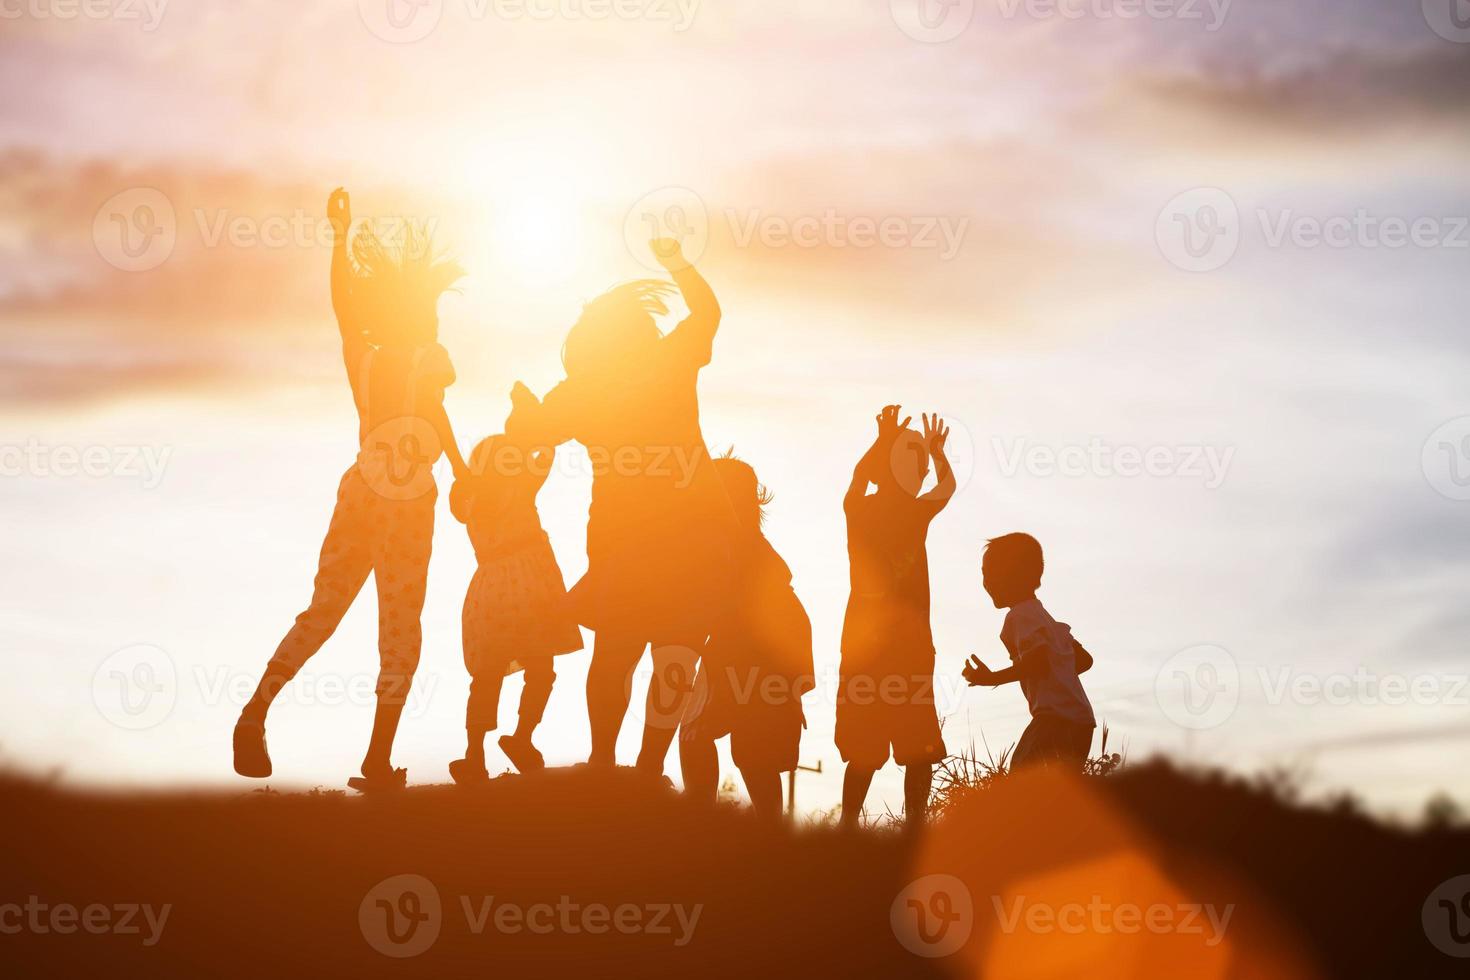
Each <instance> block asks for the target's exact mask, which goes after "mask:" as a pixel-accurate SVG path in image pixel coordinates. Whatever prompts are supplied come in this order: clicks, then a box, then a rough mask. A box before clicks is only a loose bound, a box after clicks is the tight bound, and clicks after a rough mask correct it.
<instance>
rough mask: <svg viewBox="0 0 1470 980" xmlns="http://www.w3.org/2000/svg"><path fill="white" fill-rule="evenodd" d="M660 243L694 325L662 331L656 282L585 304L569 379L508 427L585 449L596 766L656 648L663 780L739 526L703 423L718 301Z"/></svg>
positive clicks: (526, 404) (585, 584) (520, 408)
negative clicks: (646, 656)
mask: <svg viewBox="0 0 1470 980" xmlns="http://www.w3.org/2000/svg"><path fill="white" fill-rule="evenodd" d="M652 245H653V250H654V254H655V255H656V256H658V259H659V261H660V262H661V263H662V264H663V266H664V268H666V269H668V270H669V272H670V274H671V275H672V276H673V279H674V284H675V285H677V288H678V291H679V292H681V293H682V294H683V297H684V301H685V303H686V304H687V305H688V307H689V316H688V317H687V318H685V319H684V320H683V321H682V322H680V323H679V325H678V326H676V327H675V328H674V329H673V330H671V331H670V332H669V333H668V334H667V335H665V334H662V333H660V332H659V328H658V325H657V323H656V321H655V320H654V317H655V316H660V315H664V314H667V313H668V306H667V304H666V302H665V300H666V299H667V298H668V297H669V296H670V295H671V294H672V293H674V292H675V285H671V284H669V283H667V282H663V281H659V280H640V281H637V282H630V283H625V284H624V285H622V286H619V287H617V288H615V289H613V290H611V291H610V292H608V293H605V294H604V295H602V296H600V297H598V298H597V299H595V300H593V301H592V302H591V303H588V304H587V306H586V307H585V308H584V309H583V311H582V315H581V317H580V318H579V319H578V320H577V322H576V324H575V325H573V327H572V329H571V331H570V332H569V333H568V334H567V338H566V343H565V344H564V346H563V347H562V364H563V366H564V367H565V368H566V373H567V376H566V380H564V381H562V382H561V383H560V384H558V385H557V386H556V387H555V388H553V389H552V390H551V391H550V392H548V393H547V395H546V397H545V399H544V400H543V401H540V402H538V401H537V400H536V399H535V397H534V396H533V395H531V393H530V392H529V391H527V390H525V389H524V387H523V386H520V387H518V392H519V397H518V399H517V401H516V405H515V410H514V411H513V412H512V413H511V417H510V418H509V419H508V420H507V421H506V432H507V433H508V434H509V435H511V436H512V437H513V438H516V439H518V440H521V441H523V442H524V443H526V444H528V445H538V446H539V445H559V444H560V443H562V442H565V441H567V440H568V439H576V440H577V441H579V442H581V443H582V444H583V445H584V446H585V447H586V448H587V454H588V458H589V460H590V462H591V465H592V506H591V509H590V510H589V512H588V516H587V572H586V574H585V575H584V576H583V577H582V579H581V581H579V582H578V583H577V584H576V585H575V586H574V587H573V588H572V590H571V596H572V601H573V605H574V608H575V609H576V615H577V619H578V622H580V623H581V624H582V625H583V626H586V627H588V628H590V629H592V630H594V631H596V634H597V637H596V641H595V643H594V646H593V651H592V663H591V665H590V667H589V669H588V672H587V714H588V717H589V721H590V722H591V728H592V754H591V758H590V759H589V762H590V763H591V764H592V765H596V766H612V765H613V764H614V762H615V750H616V747H617V739H618V730H619V729H620V728H621V727H622V723H623V715H624V714H625V713H626V712H627V709H628V692H629V678H630V676H631V675H632V673H633V670H634V668H636V667H637V665H638V661H639V660H640V659H641V658H642V656H643V651H644V650H645V649H647V648H648V646H649V645H650V643H651V644H652V646H653V666H654V674H653V679H652V682H651V683H650V684H649V689H648V710H647V714H646V716H645V719H644V726H643V746H642V750H641V751H640V752H639V755H638V768H639V770H640V771H641V772H642V773H644V774H647V775H649V776H660V777H661V776H662V774H663V768H664V758H665V756H666V755H667V754H668V750H669V746H670V744H671V743H672V742H673V738H674V732H675V729H676V727H677V725H678V721H679V719H680V717H681V716H682V715H683V712H684V706H685V704H686V703H687V699H688V695H689V693H690V691H691V690H692V689H693V680H694V668H695V664H696V662H697V660H698V657H699V651H700V650H701V649H703V647H704V643H705V639H706V637H708V636H709V632H710V625H711V617H712V616H713V614H714V611H715V610H716V609H717V608H718V605H719V602H720V600H721V596H722V595H723V591H724V584H725V579H726V568H727V565H728V563H729V542H730V539H731V537H732V534H733V530H734V525H735V517H734V513H733V512H732V511H731V509H730V502H729V500H728V499H727V498H726V496H725V490H724V488H723V487H722V486H721V485H720V478H719V476H718V475H717V474H716V473H715V469H714V465H713V461H712V460H711V458H710V455H709V450H708V449H707V448H706V447H705V443H704V435H703V433H702V432H701V431H700V427H699V397H698V379H699V372H700V370H701V369H702V368H703V367H704V366H705V365H707V364H708V363H709V362H710V359H711V357H712V355H713V345H714V338H715V331H716V329H717V328H718V327H719V324H720V305H719V303H718V302H717V301H716V300H715V295H714V292H713V291H712V290H711V289H710V287H709V284H708V283H706V282H705V280H704V277H703V276H701V275H700V274H699V273H698V272H697V271H695V269H694V267H693V266H692V265H690V264H689V263H688V262H687V261H686V260H685V259H684V257H683V255H682V253H681V251H680V249H679V246H678V243H676V242H672V241H664V240H660V241H655V242H653V243H652Z"/></svg>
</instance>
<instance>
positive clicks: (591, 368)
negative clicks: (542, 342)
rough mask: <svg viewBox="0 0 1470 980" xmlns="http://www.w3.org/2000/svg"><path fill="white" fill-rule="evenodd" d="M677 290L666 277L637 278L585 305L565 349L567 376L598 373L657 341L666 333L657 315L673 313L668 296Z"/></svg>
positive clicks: (564, 358)
mask: <svg viewBox="0 0 1470 980" xmlns="http://www.w3.org/2000/svg"><path fill="white" fill-rule="evenodd" d="M675 292H676V290H675V288H674V284H673V283H670V282H664V281H663V280H662V279H635V280H633V281H632V282H625V283H623V284H622V285H620V286H614V287H613V288H612V289H609V290H608V291H607V292H605V293H603V294H602V295H601V296H599V297H597V298H596V299H594V300H593V301H592V302H590V303H588V304H587V305H586V306H584V307H582V315H581V316H580V317H578V318H577V322H576V323H574V324H572V329H571V330H569V331H567V339H566V342H565V343H563V344H562V348H561V363H562V367H563V368H565V369H566V372H567V377H574V376H576V375H583V374H593V373H597V372H598V371H601V370H602V369H604V368H606V367H607V366H608V364H609V362H613V363H615V362H616V361H617V359H618V358H619V357H622V356H624V355H626V354H627V352H628V350H629V348H632V347H637V346H639V345H641V344H643V343H645V342H648V341H653V340H657V339H658V338H659V337H660V336H662V334H661V333H660V332H659V329H658V323H657V322H655V320H654V317H655V316H664V315H665V314H667V313H668V312H669V304H668V297H669V296H672V295H673V294H674V293H675Z"/></svg>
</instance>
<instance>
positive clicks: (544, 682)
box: [515, 657, 556, 742]
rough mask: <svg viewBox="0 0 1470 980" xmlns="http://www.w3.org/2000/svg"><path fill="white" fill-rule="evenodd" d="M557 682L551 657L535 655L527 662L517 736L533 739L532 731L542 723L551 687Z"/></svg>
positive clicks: (526, 739)
mask: <svg viewBox="0 0 1470 980" xmlns="http://www.w3.org/2000/svg"><path fill="white" fill-rule="evenodd" d="M554 684H556V672H555V671H554V670H552V668H551V658H550V657H535V658H533V659H531V660H530V661H528V662H527V664H526V685H525V687H523V688H521V708H520V716H519V718H518V720H517V722H516V731H515V737H516V738H518V739H523V740H525V741H528V742H529V741H530V740H531V733H532V732H534V731H535V730H536V726H537V725H539V724H541V719H542V717H543V716H544V715H545V714H546V703H547V702H548V701H550V700H551V688H552V686H553V685H554Z"/></svg>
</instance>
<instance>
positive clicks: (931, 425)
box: [919, 413, 959, 514]
mask: <svg viewBox="0 0 1470 980" xmlns="http://www.w3.org/2000/svg"><path fill="white" fill-rule="evenodd" d="M922 418H923V420H924V448H926V449H927V450H928V451H929V458H930V459H932V460H934V477H935V479H937V480H938V481H939V482H938V483H936V484H935V485H934V489H933V490H930V491H929V492H928V493H926V494H924V495H923V496H922V497H920V498H919V500H920V501H922V502H923V503H925V504H927V505H928V506H929V508H930V509H931V510H933V511H934V513H936V514H937V513H939V512H940V511H941V510H943V509H944V508H945V506H946V505H947V504H948V503H949V500H950V498H951V497H953V496H954V492H955V489H956V488H957V487H958V485H959V484H958V483H957V482H956V481H955V478H954V468H953V467H951V466H950V465H949V457H948V456H946V455H944V444H945V442H946V441H947V440H948V439H949V426H947V425H945V424H944V420H943V419H941V418H940V417H939V415H938V414H937V413H936V414H934V415H924V416H922Z"/></svg>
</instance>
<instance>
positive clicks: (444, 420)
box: [427, 400, 470, 480]
mask: <svg viewBox="0 0 1470 980" xmlns="http://www.w3.org/2000/svg"><path fill="white" fill-rule="evenodd" d="M427 421H428V423H429V424H430V425H431V426H433V427H434V434H435V435H437V436H438V437H439V445H440V446H443V447H444V455H445V456H448V457H449V465H450V467H451V468H452V469H453V470H454V478H455V479H456V480H462V479H464V478H465V477H467V476H469V473H470V468H469V467H468V466H466V465H465V461H464V456H462V455H461V454H460V451H459V443H458V441H456V440H455V438H454V426H453V425H451V424H450V423H449V413H448V412H446V411H445V410H444V402H443V401H442V400H439V401H436V402H435V403H434V405H433V407H431V408H430V409H429V410H428V413H427Z"/></svg>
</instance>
